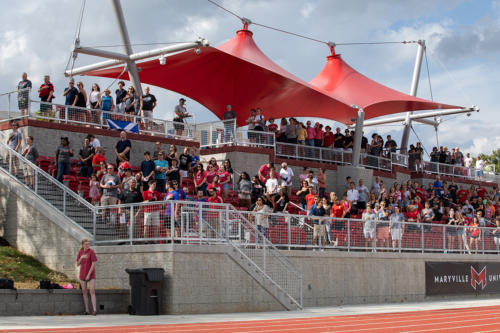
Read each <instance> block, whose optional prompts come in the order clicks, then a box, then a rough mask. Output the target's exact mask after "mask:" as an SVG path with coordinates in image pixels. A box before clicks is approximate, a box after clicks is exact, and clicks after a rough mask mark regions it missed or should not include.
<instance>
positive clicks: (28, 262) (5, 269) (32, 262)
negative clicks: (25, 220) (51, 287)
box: [0, 246, 78, 289]
mask: <svg viewBox="0 0 500 333" xmlns="http://www.w3.org/2000/svg"><path fill="white" fill-rule="evenodd" d="M0 278H7V279H11V280H14V283H15V287H16V288H20V289H36V288H38V287H39V285H40V280H50V281H52V283H58V284H60V285H63V284H67V283H69V282H71V283H72V284H73V285H74V286H75V287H78V283H77V281H75V280H72V279H70V278H68V277H67V276H66V275H65V274H63V273H59V272H56V271H53V270H51V269H50V268H48V267H47V266H45V265H44V264H42V263H41V262H39V261H38V260H36V259H35V258H33V257H32V256H29V255H26V254H24V253H21V252H19V251H18V250H16V249H15V248H13V247H11V246H0Z"/></svg>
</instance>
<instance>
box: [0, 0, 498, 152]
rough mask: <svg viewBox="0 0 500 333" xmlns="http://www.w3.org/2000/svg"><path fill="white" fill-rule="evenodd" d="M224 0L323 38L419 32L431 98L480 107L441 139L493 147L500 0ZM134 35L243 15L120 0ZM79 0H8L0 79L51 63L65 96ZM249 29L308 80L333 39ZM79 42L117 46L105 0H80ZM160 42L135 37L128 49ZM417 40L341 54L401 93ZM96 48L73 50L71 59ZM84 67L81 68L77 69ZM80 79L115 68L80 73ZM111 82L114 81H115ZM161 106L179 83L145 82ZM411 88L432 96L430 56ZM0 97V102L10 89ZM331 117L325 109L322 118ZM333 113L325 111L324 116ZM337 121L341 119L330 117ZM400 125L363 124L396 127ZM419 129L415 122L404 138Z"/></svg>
mask: <svg viewBox="0 0 500 333" xmlns="http://www.w3.org/2000/svg"><path fill="white" fill-rule="evenodd" d="M217 2H218V3H220V4H221V5H222V6H224V7H226V8H228V9H229V10H231V11H234V12H235V13H237V14H238V15H240V16H243V17H247V18H249V19H251V20H252V21H254V22H258V23H262V24H265V25H269V26H273V27H277V28H280V29H284V30H287V31H292V32H296V33H300V34H303V35H307V36H311V37H313V38H316V39H319V40H323V41H333V42H336V43H343V42H374V41H403V40H417V39H425V40H426V43H427V56H428V63H429V70H430V80H431V84H432V92H433V97H434V100H437V101H441V102H445V103H450V104H455V105H463V106H471V105H478V106H479V107H480V108H481V112H480V113H476V114H473V115H471V117H467V116H465V115H461V116H451V117H448V118H444V121H443V122H442V124H441V125H440V126H439V143H440V145H446V146H449V147H454V146H460V147H461V148H462V150H464V151H468V152H471V153H473V154H477V153H480V152H483V153H490V152H491V150H492V149H496V148H499V147H500V121H499V119H500V117H499V114H498V104H497V103H496V97H497V94H498V89H499V88H500V84H499V83H500V66H499V60H498V59H499V55H500V1H498V0H497V1H487V0H482V1H477V0H464V1H459V0H446V1H439V0H405V1H399V0H377V1H368V0H350V1H344V0H275V1H264V0H246V1H245V0H219V1H217ZM122 6H123V9H124V15H125V18H126V20H127V25H128V29H129V34H130V39H131V42H132V44H147V43H171V42H184V41H193V40H195V39H196V38H197V36H202V37H204V38H207V39H208V40H209V41H210V43H211V44H212V45H219V44H221V43H222V42H224V41H226V40H228V39H230V38H232V37H233V36H234V33H235V31H236V30H238V29H240V28H241V26H242V25H241V22H239V21H238V19H237V18H235V17H234V16H231V15H229V14H228V13H226V12H224V11H223V10H221V9H219V8H217V7H215V6H214V5H212V4H210V3H209V2H208V1H206V0H182V1H174V0H141V1H138V0H123V1H122ZM80 8H81V1H78V0H66V1H63V0H57V1H56V0H44V1H35V0H26V1H22V2H19V1H10V0H4V1H3V9H2V12H1V13H0V18H1V20H2V23H3V24H2V28H0V72H1V73H2V80H1V81H0V91H1V92H6V91H10V90H13V89H15V86H16V83H17V82H18V81H19V78H20V76H21V73H22V72H23V71H26V72H28V74H29V78H30V79H31V80H32V81H33V84H34V86H39V85H40V83H41V80H42V77H43V75H44V74H50V75H51V77H52V82H53V83H54V85H55V89H56V96H57V98H56V100H55V101H54V102H56V103H62V102H63V98H62V96H61V94H62V92H63V89H64V88H65V87H66V86H67V79H66V78H65V77H64V75H63V72H64V70H65V68H66V65H67V62H68V58H69V55H70V50H71V46H72V43H73V41H74V38H75V33H76V30H77V25H78V18H79V13H80ZM250 29H251V30H252V31H254V39H255V41H256V42H257V44H258V45H259V47H260V48H261V50H262V51H263V52H264V53H266V54H267V55H268V56H269V57H270V58H271V59H273V60H274V61H275V62H276V63H278V64H279V65H280V66H282V67H283V68H285V69H286V70H288V71H289V72H291V73H293V74H295V75H297V76H299V77H301V78H302V79H304V80H306V81H309V80H310V79H311V78H313V77H314V76H315V75H316V74H317V73H318V72H319V71H321V69H322V68H323V66H324V63H325V57H326V56H327V55H328V54H329V50H328V48H327V47H326V46H325V45H323V44H320V43H316V42H312V41H309V40H306V39H301V38H297V37H293V36H290V35H286V34H283V33H279V32H276V31H273V30H269V29H265V28H262V27H259V26H250ZM80 40H81V44H82V45H83V46H94V47H95V46H99V47H102V46H106V47H105V48H104V49H106V50H114V51H119V52H122V48H121V47H119V46H118V47H107V46H112V45H117V44H120V43H121V42H120V37H119V35H118V31H117V29H116V23H115V17H114V14H113V11H112V8H111V3H110V1H107V0H87V1H86V7H85V11H84V16H83V22H82V26H81V34H80ZM158 46H159V45H143V46H141V45H136V46H134V47H133V49H134V51H141V50H146V49H151V48H156V47H158ZM416 49H417V47H416V45H414V44H407V45H403V44H386V45H362V46H338V47H337V49H336V50H337V52H338V53H341V54H342V56H343V59H344V60H345V61H346V62H347V63H349V64H350V65H351V66H353V67H354V68H356V69H357V70H358V71H359V72H361V73H362V74H364V75H366V76H368V77H370V78H372V79H374V80H376V81H378V82H380V83H382V84H385V85H387V86H389V87H391V88H394V89H397V90H400V91H402V92H406V93H408V92H409V90H410V84H411V77H412V72H413V65H414V61H415V55H416ZM96 61H101V59H98V58H95V57H90V56H83V55H80V56H79V57H78V58H77V60H76V64H75V67H79V66H82V65H85V64H90V63H92V62H96ZM76 79H77V80H78V79H79V78H78V77H77V78H76ZM82 81H83V82H84V83H85V84H86V86H87V88H88V87H90V85H91V84H92V83H93V82H97V83H99V84H100V86H101V88H102V87H107V86H108V85H110V84H112V82H113V80H111V79H101V78H95V79H92V78H89V77H83V78H82ZM112 88H113V89H114V86H113V87H112ZM152 93H153V94H155V95H156V96H157V98H158V100H159V112H158V114H159V115H161V116H160V117H163V118H166V119H171V118H172V110H173V108H174V106H175V105H176V102H177V100H178V98H179V97H180V96H179V95H178V94H177V93H174V92H169V91H165V90H163V89H160V88H157V87H152ZM418 96H419V97H422V98H430V97H431V95H430V88H429V84H428V77H427V73H426V69H425V64H424V66H423V68H422V76H421V80H420V85H419V89H418ZM1 98H2V97H0V105H4V104H5V98H4V99H3V100H2V99H1ZM187 105H188V110H189V111H190V112H191V113H194V114H195V116H196V120H197V122H201V121H209V120H215V117H214V116H213V115H212V114H211V112H210V111H208V110H206V109H205V108H203V107H202V106H201V105H199V104H197V103H196V102H195V101H192V100H188V103H187ZM325 123H326V121H325ZM330 123H331V122H330ZM334 125H337V124H334ZM401 128H402V127H401V126H400V125H391V126H380V127H377V128H370V129H366V132H367V133H368V134H370V133H371V132H373V131H377V132H378V133H382V134H384V135H385V134H389V133H391V134H393V137H395V138H396V140H397V141H398V142H399V140H400V137H401ZM415 130H416V132H417V134H418V137H419V138H420V139H421V140H422V141H423V143H424V146H425V147H426V148H427V149H428V150H429V149H430V148H432V146H433V145H435V144H436V137H435V134H434V129H433V128H432V127H429V126H425V125H415ZM416 140H417V139H416V138H415V136H414V134H412V137H411V138H410V142H414V141H416Z"/></svg>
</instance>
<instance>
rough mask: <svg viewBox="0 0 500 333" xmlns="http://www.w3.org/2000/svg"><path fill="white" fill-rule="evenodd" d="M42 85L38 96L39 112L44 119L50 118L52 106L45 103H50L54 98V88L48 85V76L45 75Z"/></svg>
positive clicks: (50, 84)
mask: <svg viewBox="0 0 500 333" xmlns="http://www.w3.org/2000/svg"><path fill="white" fill-rule="evenodd" d="M43 81H44V82H43V84H42V85H41V86H40V88H39V89H38V96H39V97H40V101H41V102H42V103H40V111H41V112H42V114H43V116H45V117H52V115H51V111H52V105H49V104H47V103H52V99H53V98H54V86H53V85H52V83H50V76H48V75H45V76H44V77H43Z"/></svg>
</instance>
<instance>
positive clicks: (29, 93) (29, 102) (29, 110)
mask: <svg viewBox="0 0 500 333" xmlns="http://www.w3.org/2000/svg"><path fill="white" fill-rule="evenodd" d="M27 107H28V109H27V110H28V114H27V116H28V118H29V117H30V115H31V88H28V105H27Z"/></svg>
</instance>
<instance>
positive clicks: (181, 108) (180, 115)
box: [174, 98, 190, 135]
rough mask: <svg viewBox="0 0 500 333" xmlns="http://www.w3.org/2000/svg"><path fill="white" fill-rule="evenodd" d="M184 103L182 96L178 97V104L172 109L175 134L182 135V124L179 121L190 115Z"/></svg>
mask: <svg viewBox="0 0 500 333" xmlns="http://www.w3.org/2000/svg"><path fill="white" fill-rule="evenodd" d="M185 104H186V100H185V99H184V98H181V99H179V105H177V106H176V107H175V110H174V113H175V117H174V129H175V135H182V131H183V130H184V125H183V124H181V123H183V122H184V118H187V117H190V115H189V113H188V112H187V109H186V106H185Z"/></svg>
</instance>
